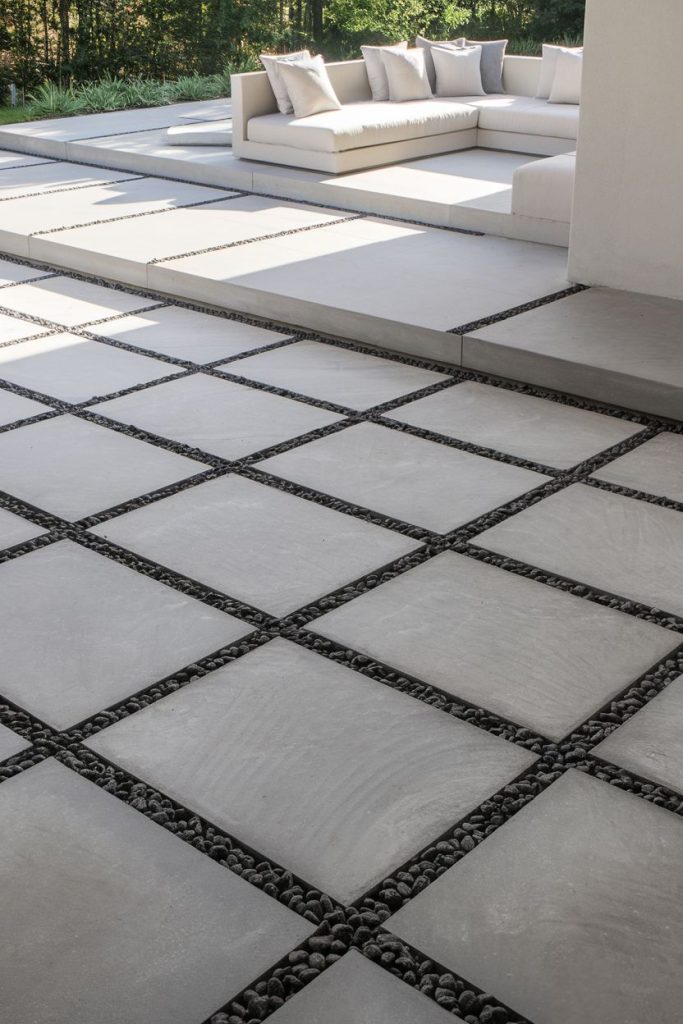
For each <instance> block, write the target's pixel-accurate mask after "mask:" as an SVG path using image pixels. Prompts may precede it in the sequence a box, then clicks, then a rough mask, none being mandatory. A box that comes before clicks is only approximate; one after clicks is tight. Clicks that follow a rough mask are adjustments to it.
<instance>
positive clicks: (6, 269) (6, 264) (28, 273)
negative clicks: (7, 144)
mask: <svg viewBox="0 0 683 1024" xmlns="http://www.w3.org/2000/svg"><path fill="white" fill-rule="evenodd" d="M6 155H7V154H4V153H1V154H0V171H1V170H2V157H3V156H6ZM47 276H48V271H47V270H38V269H37V268H36V267H27V266H24V264H22V263H12V262H11V261H10V260H3V259H0V285H5V284H19V283H20V282H21V281H28V280H31V281H32V280H33V279H34V278H36V277H47ZM2 298H3V296H2V295H0V306H1V305H2V304H3V303H2Z"/></svg>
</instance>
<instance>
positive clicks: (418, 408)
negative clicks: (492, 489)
mask: <svg viewBox="0 0 683 1024" xmlns="http://www.w3.org/2000/svg"><path fill="white" fill-rule="evenodd" d="M387 415H388V416H391V418H392V419H395V420H399V421H400V422H401V423H410V424H411V425H412V426H414V427H421V428H423V429H425V430H433V431H434V432H435V433H437V434H445V435H446V437H455V438H458V439H459V440H460V441H470V442H473V443H474V444H480V445H482V446H483V447H485V448H493V449H495V450H496V451H500V452H506V453H507V454H508V455H517V456H519V457H520V458H523V459H530V460H531V461H532V462H540V463H542V464H543V465H545V466H553V467H554V468H556V469H569V468H570V467H571V466H575V465H576V464H577V463H579V462H583V460H584V459H587V458H590V456H592V455H596V454H597V453H598V452H600V451H603V450H604V449H605V448H609V447H610V446H611V445H613V444H617V443H618V442H619V441H623V440H625V439H626V438H627V437H631V436H632V435H633V434H637V433H638V431H639V430H642V427H640V426H639V425H638V424H636V423H629V422H627V421H626V420H621V419H617V417H612V416H603V415H601V414H600V413H597V412H589V411H587V410H585V409H576V408H574V407H573V406H571V405H563V404H562V403H560V402H550V401H547V400H545V399H543V398H535V397H534V396H533V395H524V394H521V393H520V392H516V391H507V390H506V389H505V388H496V387H491V385H490V384H480V383H478V382H477V381H463V383H461V384H458V385H457V386H456V387H454V388H447V389H446V390H445V391H440V392H438V393H437V394H436V395H429V396H428V397H427V398H418V400H417V401H416V402H410V403H408V404H407V405H404V406H401V408H400V409H395V410H394V411H393V412H391V413H388V414H387Z"/></svg>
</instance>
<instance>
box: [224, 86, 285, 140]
mask: <svg viewBox="0 0 683 1024" xmlns="http://www.w3.org/2000/svg"><path fill="white" fill-rule="evenodd" d="M230 93H231V97H232V148H233V149H234V150H235V152H236V153H237V154H239V151H240V145H241V144H242V143H243V142H246V141H247V123H248V121H249V119H250V118H252V117H260V116H261V115H262V114H274V113H277V103H276V102H275V96H274V94H273V90H272V89H271V87H270V82H269V81H268V75H267V74H266V73H265V71H250V72H247V73H246V74H242V75H230Z"/></svg>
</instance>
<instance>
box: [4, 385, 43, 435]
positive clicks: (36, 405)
mask: <svg viewBox="0 0 683 1024" xmlns="http://www.w3.org/2000/svg"><path fill="white" fill-rule="evenodd" d="M44 412H51V409H50V406H49V405H43V404H42V402H34V401H33V399H32V398H24V397H23V396H22V395H15V394H13V392H11V391H5V390H4V389H3V388H0V427H5V426H7V425H8V424H9V423H17V422H18V421H19V420H26V419H30V417H31V416H40V415H41V413H44Z"/></svg>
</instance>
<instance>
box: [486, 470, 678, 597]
mask: <svg viewBox="0 0 683 1024" xmlns="http://www.w3.org/2000/svg"><path fill="white" fill-rule="evenodd" d="M476 543H477V544H478V545H480V546H481V547H483V548H488V549H489V550H491V551H497V552H499V553H500V554H503V555H509V556H510V557H511V558H516V559H519V560H521V561H523V562H527V563H529V564H530V565H536V566H540V567H541V568H543V569H548V570H550V572H555V573H559V574H560V575H561V576H567V577H569V578H570V579H573V580H578V581H579V582H581V583H588V584H589V585H590V586H593V587H599V588H600V589H602V590H606V591H608V592H610V593H613V594H618V595H620V596H623V597H627V598H630V599H631V600H633V601H640V602H641V603H643V604H646V605H650V606H651V607H653V608H660V609H664V610H665V611H670V612H675V613H677V614H678V615H683V587H682V586H681V580H682V579H683V514H681V513H680V512H676V511H674V510H672V509H669V508H661V507H660V506H658V505H653V504H651V503H650V502H647V501H639V500H637V499H636V498H626V497H624V496H623V495H621V494H612V493H611V492H608V491H603V490H599V489H598V488H596V487H587V486H586V485H585V484H573V485H572V486H571V487H568V488H567V489H566V490H564V491H559V492H558V493H557V494H553V495H551V496H550V497H549V498H544V500H543V501H540V502H538V504H536V505H533V506H532V507H531V508H528V509H525V510H524V511H523V512H518V513H517V515H515V516H512V517H511V518H510V519H507V520H506V521H505V522H503V523H499V524H498V525H497V526H494V527H492V528H491V529H490V530H485V531H484V533H480V534H479V535H478V537H477V538H476Z"/></svg>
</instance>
